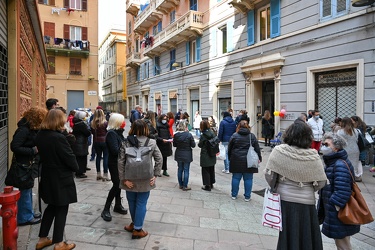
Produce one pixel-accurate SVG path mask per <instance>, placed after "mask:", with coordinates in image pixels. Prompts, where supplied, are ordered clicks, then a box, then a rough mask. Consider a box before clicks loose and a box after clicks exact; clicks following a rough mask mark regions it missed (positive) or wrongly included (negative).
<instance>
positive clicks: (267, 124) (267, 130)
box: [262, 117, 273, 138]
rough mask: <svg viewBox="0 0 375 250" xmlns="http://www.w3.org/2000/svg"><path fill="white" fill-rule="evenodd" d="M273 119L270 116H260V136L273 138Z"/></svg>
mask: <svg viewBox="0 0 375 250" xmlns="http://www.w3.org/2000/svg"><path fill="white" fill-rule="evenodd" d="M271 126H273V121H272V117H271V118H270V119H269V120H267V119H266V118H262V136H263V137H264V138H273V128H271Z"/></svg>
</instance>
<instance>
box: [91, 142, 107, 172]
mask: <svg viewBox="0 0 375 250" xmlns="http://www.w3.org/2000/svg"><path fill="white" fill-rule="evenodd" d="M93 146H94V148H95V152H96V162H95V163H96V172H97V173H100V172H101V171H100V161H101V160H102V153H103V170H104V173H105V174H106V173H108V148H107V145H106V144H105V142H94V145H93Z"/></svg>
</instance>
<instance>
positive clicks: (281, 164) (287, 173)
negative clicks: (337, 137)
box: [266, 144, 327, 183]
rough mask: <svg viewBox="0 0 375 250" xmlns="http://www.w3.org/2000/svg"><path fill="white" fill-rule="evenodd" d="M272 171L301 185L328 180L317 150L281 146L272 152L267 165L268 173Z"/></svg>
mask: <svg viewBox="0 0 375 250" xmlns="http://www.w3.org/2000/svg"><path fill="white" fill-rule="evenodd" d="M270 171H273V172H276V173H278V174H280V175H281V176H283V177H285V178H288V179H289V180H292V181H294V182H300V183H302V182H314V183H315V182H317V181H325V180H327V176H326V174H325V172H324V167H323V163H322V160H321V159H320V156H319V154H318V153H317V152H316V150H315V149H303V148H297V147H294V146H289V145H287V144H281V145H279V146H276V147H275V148H274V149H273V150H272V152H271V154H270V157H269V159H268V162H267V165H266V172H268V173H269V172H270Z"/></svg>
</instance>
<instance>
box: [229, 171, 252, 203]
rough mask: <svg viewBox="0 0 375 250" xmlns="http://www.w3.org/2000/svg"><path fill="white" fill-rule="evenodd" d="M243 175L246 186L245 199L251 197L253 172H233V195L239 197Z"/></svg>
mask: <svg viewBox="0 0 375 250" xmlns="http://www.w3.org/2000/svg"><path fill="white" fill-rule="evenodd" d="M242 177H243V181H244V187H245V193H244V196H245V199H250V197H251V189H252V188H253V173H233V175H232V197H237V195H238V190H239V189H240V181H241V178H242Z"/></svg>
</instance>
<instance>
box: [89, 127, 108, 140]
mask: <svg viewBox="0 0 375 250" xmlns="http://www.w3.org/2000/svg"><path fill="white" fill-rule="evenodd" d="M107 126H108V123H107V122H104V124H103V125H101V126H98V127H97V128H96V129H94V128H92V127H90V130H91V134H93V142H94V143H95V142H105V136H106V134H107Z"/></svg>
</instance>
